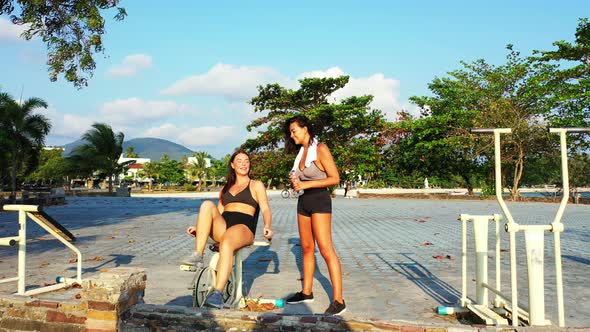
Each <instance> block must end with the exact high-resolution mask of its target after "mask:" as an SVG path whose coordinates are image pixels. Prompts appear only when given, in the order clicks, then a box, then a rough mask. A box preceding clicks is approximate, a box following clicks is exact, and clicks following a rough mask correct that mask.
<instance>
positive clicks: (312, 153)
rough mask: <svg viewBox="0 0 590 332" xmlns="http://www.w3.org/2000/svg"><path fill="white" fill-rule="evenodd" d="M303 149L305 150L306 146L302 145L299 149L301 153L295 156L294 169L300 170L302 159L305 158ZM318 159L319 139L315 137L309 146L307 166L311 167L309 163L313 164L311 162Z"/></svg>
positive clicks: (306, 158)
mask: <svg viewBox="0 0 590 332" xmlns="http://www.w3.org/2000/svg"><path fill="white" fill-rule="evenodd" d="M303 150H304V147H303V145H302V146H301V148H300V149H299V153H298V154H297V157H296V158H295V162H294V163H293V169H294V170H299V162H300V161H301V158H303ZM317 159H318V140H317V139H315V138H314V140H313V141H312V142H311V144H310V145H309V147H308V148H307V156H306V157H305V167H309V165H311V163H312V162H314V161H316V160H317Z"/></svg>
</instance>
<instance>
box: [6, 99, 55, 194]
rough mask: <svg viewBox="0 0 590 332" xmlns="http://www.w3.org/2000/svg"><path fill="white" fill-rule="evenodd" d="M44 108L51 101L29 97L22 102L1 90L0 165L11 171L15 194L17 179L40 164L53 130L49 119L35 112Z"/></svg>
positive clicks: (9, 174)
mask: <svg viewBox="0 0 590 332" xmlns="http://www.w3.org/2000/svg"><path fill="white" fill-rule="evenodd" d="M41 108H47V103H46V102H45V101H44V100H42V99H40V98H34V97H33V98H29V99H27V100H25V101H23V102H22V103H21V102H17V101H16V100H14V99H13V98H12V97H11V96H10V95H9V94H7V93H0V138H2V140H1V141H0V142H1V143H0V153H1V154H2V155H3V158H2V160H3V161H1V162H0V165H2V166H3V167H2V169H6V171H2V172H7V173H8V174H6V175H8V177H9V178H10V188H11V190H12V193H13V194H14V193H15V192H16V189H17V179H24V178H25V176H26V175H28V174H30V173H31V172H33V171H34V169H35V168H36V167H37V165H38V161H39V154H40V151H41V149H42V148H43V145H44V143H45V137H46V136H47V134H49V130H50V129H51V122H50V121H49V119H48V118H47V117H45V116H44V115H42V114H37V113H35V112H36V111H37V110H38V109H41ZM4 158H6V159H4ZM4 167H6V168H4Z"/></svg>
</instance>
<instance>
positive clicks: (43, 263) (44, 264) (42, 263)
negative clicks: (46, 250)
mask: <svg viewBox="0 0 590 332" xmlns="http://www.w3.org/2000/svg"><path fill="white" fill-rule="evenodd" d="M47 265H49V263H47V262H41V264H39V266H41V267H43V266H47Z"/></svg>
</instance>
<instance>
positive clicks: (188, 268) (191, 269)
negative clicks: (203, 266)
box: [180, 264, 197, 272]
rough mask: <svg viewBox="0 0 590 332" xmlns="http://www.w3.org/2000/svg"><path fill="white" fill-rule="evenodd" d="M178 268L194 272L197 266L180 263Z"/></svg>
mask: <svg viewBox="0 0 590 332" xmlns="http://www.w3.org/2000/svg"><path fill="white" fill-rule="evenodd" d="M180 270H182V271H187V272H195V271H197V267H196V266H194V265H186V264H180Z"/></svg>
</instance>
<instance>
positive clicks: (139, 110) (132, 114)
mask: <svg viewBox="0 0 590 332" xmlns="http://www.w3.org/2000/svg"><path fill="white" fill-rule="evenodd" d="M190 109H191V107H190V106H188V105H186V104H178V103H176V102H173V101H165V100H142V99H140V98H128V99H117V100H114V101H110V102H106V103H104V104H103V105H102V106H101V107H100V112H101V114H102V115H103V116H104V118H105V119H108V122H113V123H118V124H124V123H127V124H132V123H134V122H137V121H143V120H147V119H160V118H165V117H170V116H177V115H180V114H183V113H186V112H187V111H189V110H190Z"/></svg>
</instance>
